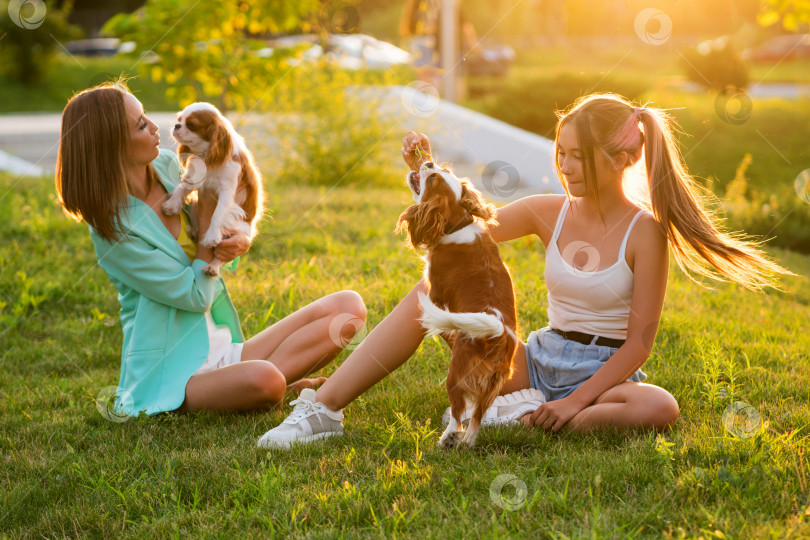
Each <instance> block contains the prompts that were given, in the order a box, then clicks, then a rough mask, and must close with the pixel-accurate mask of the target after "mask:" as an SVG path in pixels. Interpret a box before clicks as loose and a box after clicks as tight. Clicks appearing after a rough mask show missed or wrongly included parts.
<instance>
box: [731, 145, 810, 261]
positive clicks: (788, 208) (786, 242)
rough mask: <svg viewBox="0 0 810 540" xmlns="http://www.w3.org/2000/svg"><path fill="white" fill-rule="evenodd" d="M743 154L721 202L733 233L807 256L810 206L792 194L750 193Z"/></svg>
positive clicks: (748, 161)
mask: <svg viewBox="0 0 810 540" xmlns="http://www.w3.org/2000/svg"><path fill="white" fill-rule="evenodd" d="M752 161H753V158H752V157H751V154H745V156H744V157H743V160H742V162H741V163H740V165H739V167H737V173H736V175H735V177H734V180H732V181H731V182H729V184H728V186H726V194H725V197H724V199H723V206H724V207H725V210H726V214H727V216H728V226H729V227H730V228H731V229H732V230H739V231H745V233H747V234H750V235H753V236H757V237H761V238H762V239H763V240H766V241H767V245H769V246H778V247H783V248H787V249H792V250H794V251H799V252H801V253H810V204H807V203H805V202H804V201H803V200H802V199H801V197H799V196H798V195H797V194H796V193H795V192H794V191H793V190H790V191H784V192H780V193H779V194H774V193H772V192H771V193H764V192H761V191H758V190H756V189H751V188H750V187H749V185H748V179H747V178H746V176H745V173H746V171H747V169H748V167H749V166H750V165H751V162H752Z"/></svg>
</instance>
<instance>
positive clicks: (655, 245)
mask: <svg viewBox="0 0 810 540" xmlns="http://www.w3.org/2000/svg"><path fill="white" fill-rule="evenodd" d="M639 210H640V211H641V214H640V215H639V216H638V219H637V220H636V223H635V225H634V226H633V230H632V231H630V236H629V237H628V239H627V251H628V253H631V254H632V253H634V252H635V251H636V250H644V251H650V250H651V251H653V252H657V251H660V250H661V249H666V247H667V234H666V230H665V229H664V226H663V225H662V224H661V222H659V221H658V220H657V219H655V216H654V215H653V213H652V212H649V211H647V210H644V209H643V208H639Z"/></svg>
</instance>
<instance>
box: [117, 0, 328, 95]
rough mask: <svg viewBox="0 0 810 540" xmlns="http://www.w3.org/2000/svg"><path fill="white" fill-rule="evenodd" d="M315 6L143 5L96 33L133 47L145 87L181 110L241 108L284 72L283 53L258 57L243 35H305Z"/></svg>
mask: <svg viewBox="0 0 810 540" xmlns="http://www.w3.org/2000/svg"><path fill="white" fill-rule="evenodd" d="M319 6H320V2H319V1H318V0H296V1H295V2H289V1H287V0H258V1H253V2H240V1H216V2H214V1H212V2H209V1H206V2H201V1H200V2H196V3H192V4H189V2H187V1H185V0H148V1H147V3H146V5H145V6H143V7H142V8H141V9H139V10H137V11H135V12H134V13H130V14H119V15H116V16H114V17H113V18H111V19H110V20H109V21H108V22H107V23H106V24H105V25H104V28H102V32H106V33H110V34H112V35H115V36H117V37H120V38H121V39H124V40H131V41H134V42H136V44H137V49H136V54H139V55H141V56H140V59H139V60H138V64H139V66H140V68H141V71H142V72H145V73H147V74H148V75H149V76H150V77H151V78H152V80H154V81H156V82H157V81H161V80H165V81H166V82H167V83H169V84H170V87H169V89H168V90H167V97H168V98H169V99H172V100H174V101H176V102H177V103H178V105H181V106H182V105H186V104H188V103H190V102H192V101H195V100H205V101H211V102H214V103H215V104H216V105H217V106H218V107H219V108H220V109H221V110H223V111H225V110H229V109H249V108H251V107H252V106H253V104H254V103H255V101H256V100H258V99H261V98H262V97H263V96H264V95H266V93H267V92H268V91H269V90H270V89H271V88H272V87H273V84H274V83H275V82H276V81H278V80H279V79H280V78H281V77H283V75H284V73H285V72H286V71H287V70H288V69H289V65H288V64H287V63H286V62H284V60H285V58H287V57H288V56H289V53H281V52H274V54H272V55H271V56H269V57H262V56H259V55H257V54H256V51H257V50H258V49H260V48H262V47H264V44H263V43H262V42H260V41H259V40H251V39H250V37H251V36H260V35H264V34H267V33H272V34H275V33H279V32H288V31H292V30H298V29H304V30H308V29H309V22H308V21H309V17H310V16H311V15H312V13H315V12H317V10H318V8H319Z"/></svg>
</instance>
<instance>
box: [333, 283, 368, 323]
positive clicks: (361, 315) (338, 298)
mask: <svg viewBox="0 0 810 540" xmlns="http://www.w3.org/2000/svg"><path fill="white" fill-rule="evenodd" d="M332 299H333V303H332V306H331V311H332V314H333V315H339V314H344V313H345V314H348V315H352V316H354V317H356V318H358V319H361V320H363V321H365V320H366V314H367V311H366V304H365V302H363V297H362V296H360V295H359V294H358V293H356V292H355V291H348V290H347V291H340V292H336V293H334V294H333V295H332Z"/></svg>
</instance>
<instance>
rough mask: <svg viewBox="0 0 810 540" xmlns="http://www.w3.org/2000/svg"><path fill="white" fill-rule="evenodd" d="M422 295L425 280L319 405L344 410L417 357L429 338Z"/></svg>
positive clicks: (330, 383) (341, 370) (341, 371)
mask: <svg viewBox="0 0 810 540" xmlns="http://www.w3.org/2000/svg"><path fill="white" fill-rule="evenodd" d="M418 292H423V293H427V292H428V291H427V287H426V285H425V284H424V282H422V281H420V282H419V283H418V284H417V285H416V286H415V287H414V288H413V289H412V290H411V292H409V293H408V295H407V296H405V298H403V299H402V301H401V302H400V303H399V304H398V305H397V307H395V308H394V310H393V311H392V312H391V313H390V314H389V315H388V317H386V318H385V319H383V321H382V322H381V323H380V324H379V325H377V326H376V327H375V328H374V330H372V331H371V333H369V335H368V336H366V339H365V340H364V341H363V344H362V345H361V346H360V347H358V348H357V349H355V350H354V351H352V354H351V355H349V357H348V358H347V359H346V360H345V361H344V362H343V364H341V365H340V367H338V369H337V371H335V373H334V374H332V376H331V377H329V379H328V380H327V381H326V382H325V383H324V385H323V386H321V387H320V388H319V389H318V394H317V400H318V401H319V402H321V403H323V404H324V405H326V406H327V407H329V408H330V409H332V410H333V411H337V410H340V409H342V408H344V407H345V406H346V405H348V404H349V403H351V402H352V401H353V400H354V399H355V398H357V396H359V395H360V394H362V393H363V392H365V391H366V390H368V389H369V388H371V387H372V386H373V385H374V384H376V383H377V382H379V381H380V380H382V379H383V377H385V376H386V375H388V374H389V373H391V372H392V371H394V370H395V369H397V368H398V367H399V366H401V365H402V364H403V363H405V361H406V360H407V359H408V358H410V357H411V355H413V353H414V352H415V351H416V349H417V348H418V347H419V344H420V343H421V342H422V339H423V338H424V335H425V330H424V329H423V328H422V324H421V323H420V322H419V317H420V316H421V311H420V309H419V302H418V299H417V293H418Z"/></svg>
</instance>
